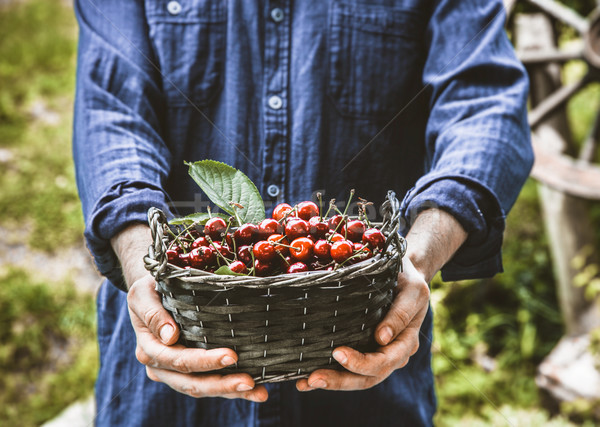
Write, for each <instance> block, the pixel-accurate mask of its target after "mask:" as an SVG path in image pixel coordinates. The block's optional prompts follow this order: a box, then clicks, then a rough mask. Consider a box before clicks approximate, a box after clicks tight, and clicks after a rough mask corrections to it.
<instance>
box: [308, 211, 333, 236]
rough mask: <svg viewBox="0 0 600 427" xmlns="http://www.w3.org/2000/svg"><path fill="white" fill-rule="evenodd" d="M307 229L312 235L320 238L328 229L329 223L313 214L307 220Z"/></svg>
mask: <svg viewBox="0 0 600 427" xmlns="http://www.w3.org/2000/svg"><path fill="white" fill-rule="evenodd" d="M308 231H309V233H310V234H312V235H313V236H316V237H318V238H319V239H322V238H323V237H325V235H326V234H327V232H328V231H329V224H327V223H326V222H325V221H320V220H319V217H318V216H313V217H312V218H311V219H309V220H308Z"/></svg>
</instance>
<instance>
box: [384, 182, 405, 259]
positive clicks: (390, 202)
mask: <svg viewBox="0 0 600 427" xmlns="http://www.w3.org/2000/svg"><path fill="white" fill-rule="evenodd" d="M379 212H380V213H381V215H382V216H383V225H382V227H381V231H382V232H383V233H384V234H385V235H386V236H387V239H386V242H385V246H384V248H383V252H385V251H386V250H387V248H388V246H389V245H390V244H391V243H392V242H394V243H395V245H396V247H397V248H398V252H399V254H400V259H401V260H402V258H404V255H405V254H406V239H405V238H404V237H402V236H401V235H400V233H399V230H400V202H399V201H398V199H397V198H396V193H395V192H394V191H392V190H388V192H387V196H386V200H385V201H384V202H383V203H382V204H381V208H380V210H379ZM398 266H399V267H398V270H399V271H402V262H399V263H398Z"/></svg>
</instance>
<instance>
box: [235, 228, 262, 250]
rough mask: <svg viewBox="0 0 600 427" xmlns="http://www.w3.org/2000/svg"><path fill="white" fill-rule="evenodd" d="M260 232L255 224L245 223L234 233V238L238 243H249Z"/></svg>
mask: <svg viewBox="0 0 600 427" xmlns="http://www.w3.org/2000/svg"><path fill="white" fill-rule="evenodd" d="M257 234H258V227H257V226H256V225H254V224H244V225H242V226H241V227H240V228H238V229H237V230H235V232H234V233H233V238H234V239H235V242H236V243H237V244H238V245H249V244H250V243H252V241H253V240H254V238H255V236H256V235H257Z"/></svg>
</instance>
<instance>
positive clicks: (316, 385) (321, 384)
mask: <svg viewBox="0 0 600 427" xmlns="http://www.w3.org/2000/svg"><path fill="white" fill-rule="evenodd" d="M309 386H311V387H312V388H326V387H327V383H326V382H325V380H322V379H318V380H316V381H313V382H312V383H310V384H309Z"/></svg>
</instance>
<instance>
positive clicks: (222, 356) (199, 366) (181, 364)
mask: <svg viewBox="0 0 600 427" xmlns="http://www.w3.org/2000/svg"><path fill="white" fill-rule="evenodd" d="M135 354H136V357H137V359H138V360H139V361H140V363H142V364H144V365H147V366H151V367H155V368H161V369H167V370H171V371H176V372H181V373H184V374H189V373H193V372H207V371H214V370H217V369H221V368H224V367H226V366H230V365H233V364H234V363H236V362H237V354H236V353H235V352H234V351H233V350H231V349H229V348H216V349H212V350H205V349H202V348H186V347H184V346H182V345H180V344H176V345H172V346H165V345H163V344H161V343H160V342H159V341H158V340H157V339H156V338H155V337H154V336H153V335H152V334H150V333H149V332H144V331H141V332H140V333H138V339H137V348H136V352H135Z"/></svg>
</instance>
